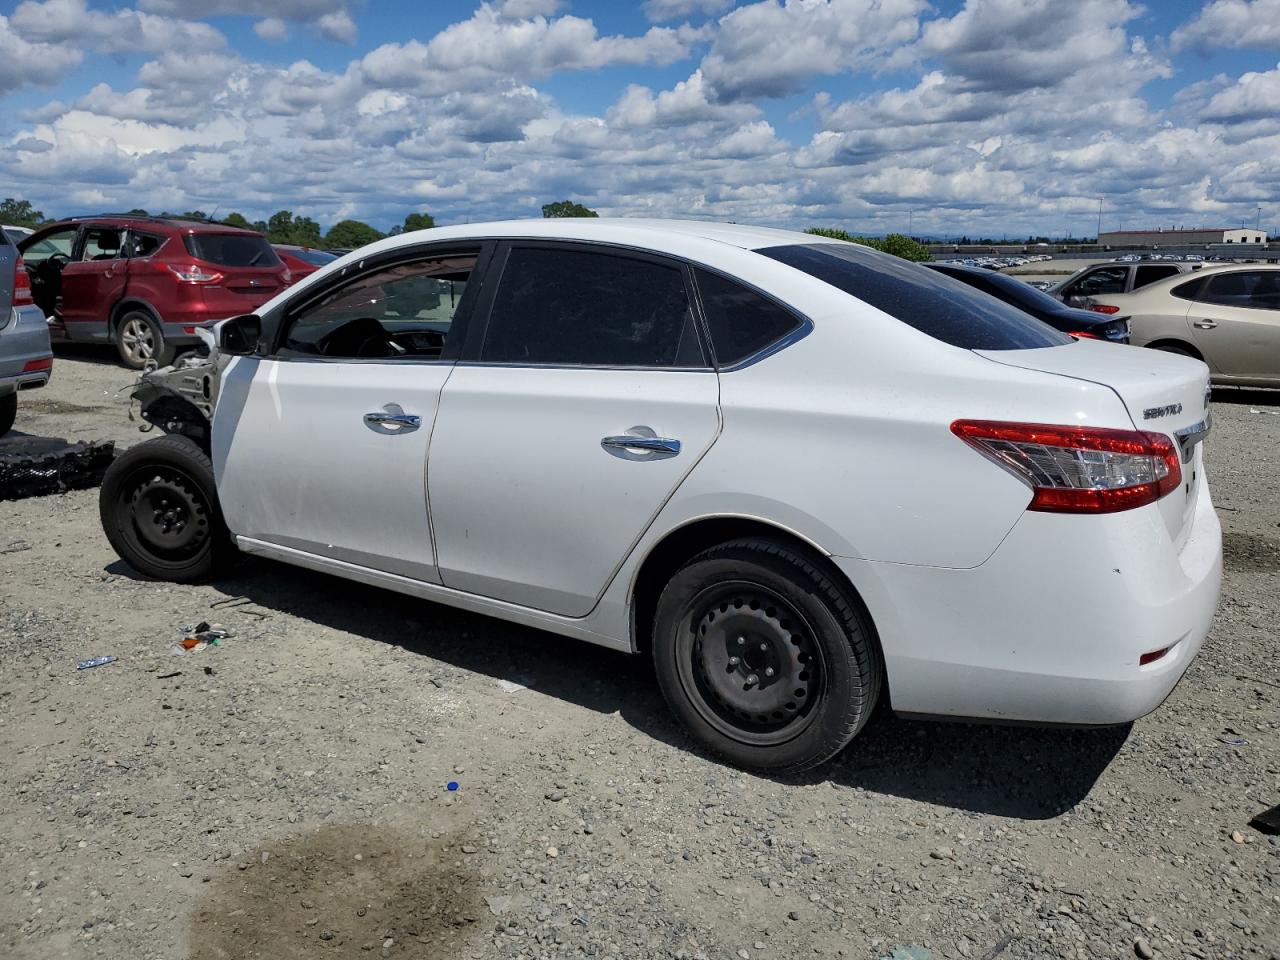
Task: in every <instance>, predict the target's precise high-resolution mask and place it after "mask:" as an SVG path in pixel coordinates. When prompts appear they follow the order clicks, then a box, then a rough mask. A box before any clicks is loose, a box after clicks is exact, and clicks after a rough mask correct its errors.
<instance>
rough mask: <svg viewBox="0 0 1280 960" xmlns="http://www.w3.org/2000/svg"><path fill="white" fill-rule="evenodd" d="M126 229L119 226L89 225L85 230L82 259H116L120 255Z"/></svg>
mask: <svg viewBox="0 0 1280 960" xmlns="http://www.w3.org/2000/svg"><path fill="white" fill-rule="evenodd" d="M123 238H124V231H123V230H121V229H120V228H118V227H89V228H88V229H87V230H85V232H84V248H83V249H82V250H81V251H80V259H81V260H114V259H116V258H117V257H118V256H120V241H121V240H122V239H123Z"/></svg>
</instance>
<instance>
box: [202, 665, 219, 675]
mask: <svg viewBox="0 0 1280 960" xmlns="http://www.w3.org/2000/svg"><path fill="white" fill-rule="evenodd" d="M217 672H218V671H217V670H215V669H213V667H205V668H204V675H205V676H206V677H212V676H213V675H214V674H215V673H217Z"/></svg>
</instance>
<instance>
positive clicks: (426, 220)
mask: <svg viewBox="0 0 1280 960" xmlns="http://www.w3.org/2000/svg"><path fill="white" fill-rule="evenodd" d="M435 225H436V218H435V217H433V216H431V214H429V213H411V214H409V215H408V216H407V217H405V218H404V226H403V227H401V228H400V232H401V233H410V232H411V231H414V230H430V229H431V228H432V227H434V226H435Z"/></svg>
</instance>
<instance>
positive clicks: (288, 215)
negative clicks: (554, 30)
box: [0, 197, 933, 261]
mask: <svg viewBox="0 0 1280 960" xmlns="http://www.w3.org/2000/svg"><path fill="white" fill-rule="evenodd" d="M127 215H128V216H133V217H147V216H152V214H149V213H148V212H147V211H146V210H143V209H140V208H135V209H133V210H129V211H128V212H127ZM542 215H543V216H544V217H549V218H553V217H598V216H599V214H598V213H596V212H595V211H594V210H592V209H591V208H589V207H586V206H583V205H582V204H581V203H578V202H576V201H574V200H558V201H556V202H554V203H547V204H544V205H543V207H542ZM154 216H158V217H174V216H177V217H181V218H183V219H190V220H208V219H209V216H208V215H207V214H206V213H205V212H204V211H203V210H190V211H187V212H186V213H181V214H172V213H168V212H163V213H158V214H155V215H154ZM50 222H53V218H49V219H46V218H45V215H44V213H43V212H41V211H39V210H36V209H34V208H33V207H32V206H31V204H30V203H29V202H28V201H26V200H17V199H14V198H13V197H9V198H7V199H6V200H5V201H4V202H3V203H0V223H4V224H11V225H13V226H18V227H39V226H41V225H42V224H45V223H50ZM221 222H222V223H225V224H227V225H228V226H232V227H240V228H242V229H245V230H254V231H256V232H258V233H261V234H263V235H264V236H265V237H266V238H267V240H268V241H269V242H271V243H284V244H293V245H295V246H299V247H320V248H329V249H333V248H339V249H346V248H352V249H354V248H355V247H363V246H364V245H365V244H366V243H373V242H374V241H375V240H381V239H382V238H383V237H385V236H395V235H396V234H400V233H409V232H410V231H413V230H426V229H428V228H430V227H434V226H435V225H436V221H435V218H434V217H432V216H431V214H429V213H418V212H414V213H410V214H409V215H408V216H406V217H405V218H404V222H403V223H399V224H396V225H395V226H394V227H392V228H391V230H390V232H389V233H383V232H382V231H381V230H378V229H377V228H376V227H371V226H370V225H369V224H367V223H365V222H364V221H362V220H339V221H338V222H337V223H335V224H334V225H333V226H332V227H330V228H329V230H328V232H322V231H321V230H320V224H318V223H317V222H316V221H315V220H313V219H311V218H310V217H295V216H294V215H293V212H292V211H291V210H279V211H277V212H276V213H273V214H272V215H271V216H270V217H268V218H267V219H266V220H250V219H248V218H247V217H245V216H244V215H243V214H241V213H229V214H227V215H226V216H225V217H224V218H223V219H222V221H221ZM805 233H812V234H815V235H817V236H820V237H829V238H830V239H833V240H845V241H848V242H850V243H860V244H862V245H863V246H867V247H872V248H874V249H876V250H882V251H884V252H885V253H891V254H893V255H894V256H898V257H902V258H903V259H905V260H916V261H920V260H932V259H933V257H932V255H931V254H930V253H929V250H928V248H927V247H925V246H924V245H923V244H920V243H917V242H916V241H915V240H912V239H911V238H910V237H907V236H904V235H903V234H900V233H891V234H889V235H888V236H886V237H864V236H857V235H855V234H851V233H849V232H848V231H847V230H841V229H839V228H836V227H810V228H809V229H808V230H806V231H805Z"/></svg>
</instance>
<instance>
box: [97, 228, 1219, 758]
mask: <svg viewBox="0 0 1280 960" xmlns="http://www.w3.org/2000/svg"><path fill="white" fill-rule="evenodd" d="M218 338H219V348H220V352H221V354H228V353H229V354H233V355H234V356H231V357H229V358H228V357H227V356H225V355H223V356H217V357H216V358H215V360H213V361H204V362H200V363H196V362H191V363H188V364H186V365H184V366H183V367H182V368H181V369H178V370H170V371H161V372H159V373H158V374H156V375H154V376H152V377H150V378H147V380H148V382H147V383H145V384H144V387H143V390H144V391H145V396H144V397H143V399H144V415H146V416H147V417H148V418H149V419H151V420H153V421H154V422H157V423H161V424H162V425H164V426H165V427H166V429H168V430H170V431H173V432H174V433H177V434H180V435H179V436H170V437H164V438H161V439H158V440H153V441H150V442H148V443H144V444H141V445H138V446H135V447H133V448H132V449H130V450H129V451H127V452H126V453H125V454H124V455H123V456H121V457H120V458H119V459H118V460H117V461H116V464H115V466H114V467H113V468H112V471H111V473H110V474H109V475H108V477H107V479H106V482H105V483H104V485H103V489H102V499H101V505H102V519H103V524H104V526H105V529H106V532H107V535H108V536H109V537H110V539H111V542H112V544H113V545H114V546H115V548H116V549H117V550H118V551H119V553H120V555H121V556H122V557H124V558H125V559H126V560H128V561H129V562H130V563H132V564H133V565H134V566H136V567H138V568H139V569H141V570H143V571H145V572H146V573H149V574H151V575H154V576H158V577H163V578H167V579H172V580H191V579H198V578H202V577H207V576H210V575H211V574H213V573H215V572H216V571H217V569H218V567H219V565H221V564H223V563H225V562H226V561H227V560H228V559H230V557H231V556H232V554H233V553H234V551H235V550H236V549H237V548H238V549H239V550H240V551H244V552H246V553H251V554H256V555H260V556H264V557H270V558H274V559H277V560H281V561H284V562H286V563H292V564H297V565H300V566H303V567H307V568H310V569H312V570H317V571H323V572H325V573H330V574H334V575H337V576H339V577H346V578H349V579H353V580H358V581H361V582H363V583H366V584H372V585H376V586H381V587H386V588H388V589H391V590H398V591H401V592H404V593H408V594H412V595H414V596H418V597H421V598H423V599H426V600H433V601H438V602H441V603H446V604H451V605H454V606H458V607H463V608H465V609H468V610H473V611H477V612H481V613H486V614H491V615H494V616H497V617H501V618H505V619H508V620H513V621H516V622H519V623H523V624H528V625H531V626H535V627H540V628H543V629H546V630H549V631H553V632H556V633H562V634H566V635H568V636H572V637H578V638H581V639H583V640H588V641H591V642H594V643H599V644H603V645H606V646H609V647H613V648H616V649H621V650H626V651H632V652H641V651H644V652H647V653H649V654H650V655H651V656H653V658H654V662H655V664H656V668H657V675H658V679H659V682H660V683H661V685H662V688H663V691H664V693H665V694H666V697H667V699H668V701H669V702H670V704H671V706H672V708H673V709H674V710H675V712H676V713H677V714H678V715H679V717H680V718H681V720H683V721H684V723H685V724H686V725H687V727H688V728H689V730H690V731H691V732H692V733H693V734H694V735H695V736H696V737H697V738H698V739H699V740H700V741H701V742H702V743H704V744H705V745H706V746H708V747H710V748H711V749H712V750H714V751H716V752H718V753H719V754H721V755H722V756H725V757H727V758H729V759H731V760H732V761H734V762H736V763H738V764H741V765H743V766H747V767H752V768H756V769H767V770H774V771H781V770H798V769H802V768H805V767H807V766H811V765H814V764H816V763H819V762H821V761H823V760H825V759H826V758H828V757H830V756H832V755H833V754H835V753H836V752H837V751H839V750H840V749H841V748H842V747H843V746H844V745H845V744H846V743H848V741H849V740H850V739H851V738H852V737H853V736H854V735H855V734H856V733H857V732H858V731H859V730H860V729H861V728H862V726H863V724H865V723H866V722H867V718H868V717H869V716H870V714H871V711H872V708H873V707H874V706H875V704H876V702H877V700H878V699H880V698H887V699H888V700H889V701H890V703H891V706H892V708H893V709H895V710H899V711H905V712H910V713H932V714H951V715H961V716H970V717H990V718H999V719H1003V720H1029V721H1049V722H1062V723H1084V724H1108V723H1120V722H1125V721H1129V720H1132V719H1134V718H1136V717H1138V716H1141V715H1142V714H1144V713H1146V712H1148V711H1150V710H1152V709H1154V708H1155V707H1156V706H1157V705H1158V704H1159V703H1160V702H1161V701H1162V700H1163V699H1164V698H1165V697H1166V696H1167V695H1168V693H1169V691H1170V690H1171V689H1172V688H1173V686H1174V684H1175V683H1176V682H1177V681H1178V679H1179V678H1180V677H1181V676H1182V674H1183V672H1184V671H1185V670H1186V668H1187V666H1188V664H1189V663H1190V662H1191V659H1192V657H1194V656H1195V653H1196V651H1197V650H1198V649H1199V648H1200V645H1201V642H1202V641H1203V640H1204V637H1205V634H1206V632H1207V631H1208V628H1209V623H1210V620H1211V618H1212V615H1213V611H1214V607H1215V604H1216V602H1217V597H1218V585H1219V579H1220V572H1221V537H1220V530H1219V526H1218V520H1217V517H1216V516H1215V514H1214V511H1213V508H1212V505H1211V503H1210V499H1209V491H1208V486H1207V485H1206V483H1205V479H1204V469H1203V466H1202V460H1201V447H1200V444H1199V441H1200V440H1201V438H1202V437H1203V436H1204V434H1205V432H1206V430H1207V428H1208V427H1207V417H1208V414H1207V409H1206V384H1207V375H1206V374H1207V372H1206V370H1205V367H1204V365H1203V364H1202V363H1200V362H1198V361H1195V360H1191V359H1187V358H1184V357H1177V356H1171V355H1165V354H1160V353H1156V352H1154V351H1145V350H1143V351H1140V350H1132V349H1129V348H1127V347H1123V346H1117V345H1114V344H1109V343H1101V342H1094V341H1076V340H1074V339H1072V338H1071V337H1069V336H1066V335H1064V334H1060V333H1058V332H1057V331H1055V330H1053V329H1051V328H1049V327H1047V326H1044V325H1042V324H1041V323H1039V322H1038V321H1036V320H1034V319H1032V318H1031V317H1029V316H1028V315H1026V314H1024V313H1021V312H1020V311H1018V310H1016V309H1014V308H1013V307H1010V306H1008V305H1006V304H1004V303H1002V302H1000V301H997V300H995V299H993V298H991V297H988V296H986V295H985V294H982V293H980V292H978V291H975V290H973V289H971V288H970V287H968V286H965V285H964V284H961V283H959V282H957V281H955V280H952V279H951V278H949V277H946V276H942V275H940V274H938V273H935V272H934V271H930V270H926V269H924V268H923V267H921V266H919V265H916V264H911V263H907V262H906V261H904V260H900V259H897V258H895V257H891V256H887V255H884V254H880V253H877V252H875V251H872V250H869V249H867V248H866V247H861V246H857V245H855V244H848V243H841V242H839V241H830V240H826V239H822V238H817V237H813V236H810V235H807V234H797V233H789V232H782V231H775V230H765V229H755V228H750V227H743V226H733V225H719V224H711V223H684V222H646V221H626V220H620V221H610V220H552V221H537V222H516V223H496V224H474V225H468V226H457V227H448V228H441V229H435V230H431V231H429V232H423V233H412V234H406V235H403V236H400V237H394V238H390V239H387V240H384V241H380V242H379V243H376V244H373V245H372V246H369V247H366V248H364V249H362V250H359V251H356V252H355V253H352V254H349V255H347V256H346V257H344V258H342V259H341V260H338V261H336V262H335V263H333V264H331V265H329V266H327V267H325V268H323V269H321V270H320V271H319V272H317V273H315V274H313V275H312V276H311V277H309V278H307V279H306V280H304V281H303V282H302V283H300V284H298V285H297V286H295V287H293V288H291V289H290V290H288V291H287V292H286V293H284V294H281V295H280V296H278V297H276V298H275V299H274V300H272V301H271V302H270V303H268V304H267V305H266V306H265V307H263V308H262V310H261V311H260V312H259V313H258V314H257V315H253V316H246V317H241V318H236V319H233V320H229V321H226V322H225V323H223V324H222V325H221V327H220V329H219V331H218ZM211 398H216V404H215V405H213V406H212V411H213V412H212V424H211V427H210V424H209V423H208V422H207V421H206V419H205V416H204V412H203V411H207V410H208V409H210V403H211V402H212V400H211ZM161 400H163V401H164V402H163V403H162V402H161ZM317 589H324V588H323V587H320V586H318V587H317ZM366 602H367V601H366ZM481 642H482V641H481Z"/></svg>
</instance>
